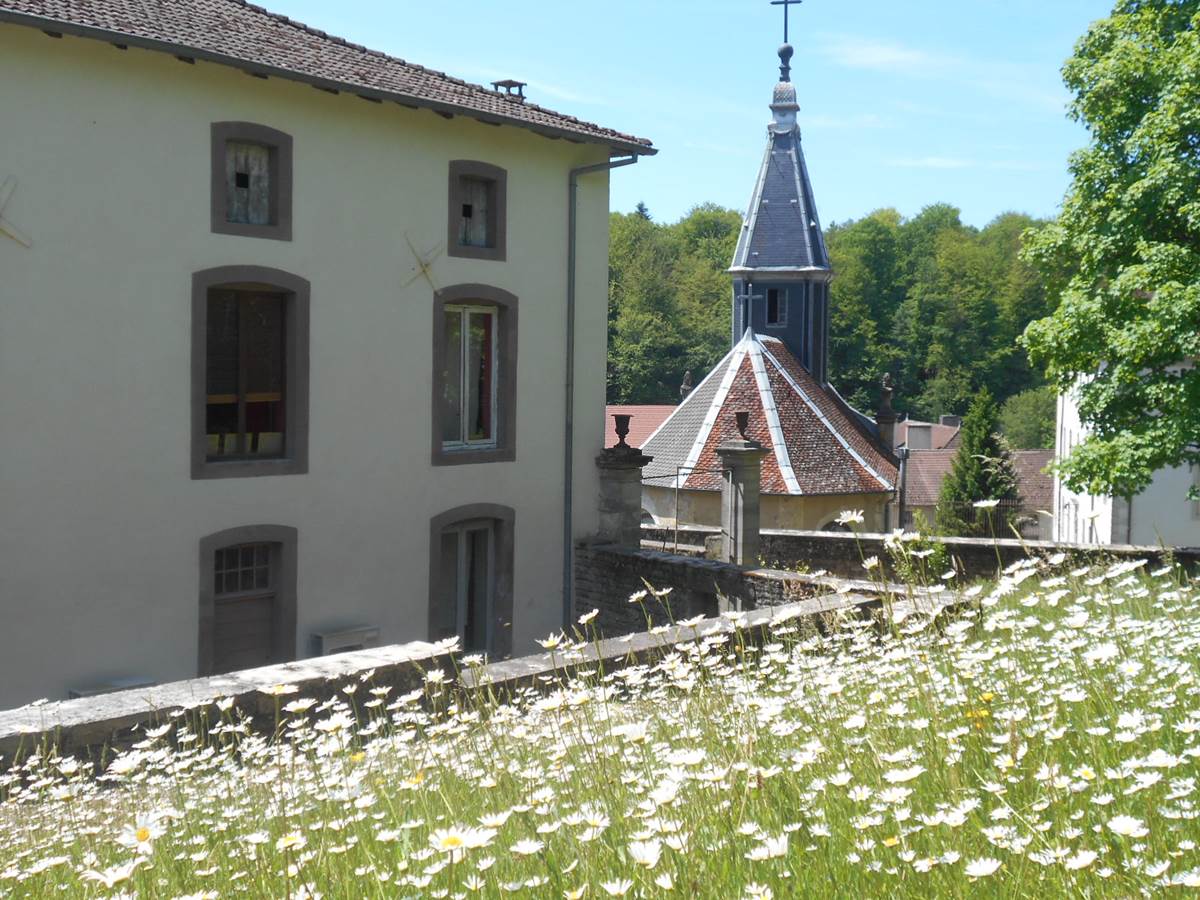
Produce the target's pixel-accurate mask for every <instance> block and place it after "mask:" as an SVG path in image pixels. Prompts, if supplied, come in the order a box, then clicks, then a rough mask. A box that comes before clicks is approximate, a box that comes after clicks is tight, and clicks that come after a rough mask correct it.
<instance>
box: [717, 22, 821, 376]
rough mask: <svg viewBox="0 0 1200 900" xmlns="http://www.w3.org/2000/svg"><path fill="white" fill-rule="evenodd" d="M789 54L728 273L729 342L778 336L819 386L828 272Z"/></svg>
mask: <svg viewBox="0 0 1200 900" xmlns="http://www.w3.org/2000/svg"><path fill="white" fill-rule="evenodd" d="M792 55H793V50H792V46H791V45H790V44H787V43H785V44H784V45H783V46H782V47H780V48H779V62H780V65H779V81H778V83H776V85H775V87H774V91H773V93H772V98H771V114H772V121H771V123H770V124H769V125H768V126H767V147H766V152H765V153H764V154H763V161H762V165H761V167H760V168H759V172H758V178H757V180H756V181H755V183H754V190H753V192H752V193H751V195H750V205H749V207H748V208H747V210H746V218H745V221H744V223H743V225H742V231H741V234H740V236H739V238H738V243H737V249H736V250H735V251H734V254H733V263H732V265H731V266H730V268H729V274H730V275H732V276H733V294H734V301H733V343H735V344H736V343H737V342H738V341H739V340H741V338H742V335H743V334H744V333H745V331H746V329H747V328H749V329H751V330H752V331H754V332H755V333H756V334H764V335H770V336H773V337H778V338H779V339H780V340H781V341H783V343H785V344H786V345H787V347H788V349H789V350H791V351H792V353H793V354H794V355H795V356H796V358H797V359H799V360H800V362H801V363H802V364H803V365H804V367H805V368H806V369H808V371H809V372H810V373H811V374H812V375H813V377H814V378H816V379H817V381H818V382H820V383H822V384H823V383H826V382H827V381H828V377H827V371H826V360H827V357H828V353H827V347H828V343H829V339H828V329H829V281H830V279H831V278H832V275H833V272H832V269H831V268H830V265H829V256H828V254H827V252H826V250H825V238H824V235H822V233H821V223H820V219H819V218H818V217H817V204H816V200H815V199H814V198H813V190H812V184H811V182H810V181H809V178H808V167H807V165H806V164H805V162H804V151H803V149H802V148H801V143H800V126H799V125H798V124H797V122H796V113H797V112H798V110H799V109H800V106H799V104H798V103H797V102H796V87H795V85H793V84H792V82H791V60H792Z"/></svg>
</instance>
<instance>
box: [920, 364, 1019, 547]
mask: <svg viewBox="0 0 1200 900" xmlns="http://www.w3.org/2000/svg"><path fill="white" fill-rule="evenodd" d="M999 418H1000V410H999V407H998V406H997V404H996V401H995V400H994V399H993V398H992V395H991V392H990V391H988V390H987V389H986V388H984V389H983V390H981V391H980V392H979V394H978V395H977V396H976V398H975V400H974V401H973V402H972V403H971V408H970V410H968V412H967V415H966V417H965V418H964V419H963V423H962V430H961V432H960V433H959V434H960V437H959V442H960V443H959V449H958V453H957V454H955V457H954V462H953V464H952V466H951V468H950V473H949V474H948V475H947V476H946V479H945V480H944V481H943V482H942V493H941V496H940V497H939V498H938V505H937V526H938V529H939V530H940V531H941V532H942V533H944V534H958V535H967V536H981V537H991V536H996V537H1002V536H1006V535H1007V533H1008V531H1009V528H1008V526H1009V523H1010V521H1011V520H1012V519H1013V518H1014V516H1015V514H1016V507H1017V506H1018V504H1017V502H1015V501H1017V499H1018V497H1017V477H1016V474H1015V472H1014V471H1013V464H1012V455H1011V452H1010V451H1009V448H1008V443H1007V442H1006V441H1005V440H1004V438H1003V437H1001V436H1000V434H999V430H1000V428H999ZM992 501H996V503H995V504H993V503H992ZM1006 501H1007V502H1006ZM976 504H984V505H982V506H977V505H976Z"/></svg>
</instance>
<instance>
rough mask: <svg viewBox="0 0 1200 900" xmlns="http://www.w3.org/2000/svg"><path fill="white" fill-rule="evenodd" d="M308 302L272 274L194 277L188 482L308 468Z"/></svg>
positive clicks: (253, 271) (290, 281)
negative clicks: (190, 448) (189, 478)
mask: <svg viewBox="0 0 1200 900" xmlns="http://www.w3.org/2000/svg"><path fill="white" fill-rule="evenodd" d="M308 299H309V289H308V282H307V281H305V280H304V279H302V278H297V277H296V276H294V275H290V274H288V273H286V272H279V271H277V270H274V269H263V268H258V267H253V266H231V267H226V268H221V269H209V270H206V271H204V272H198V273H196V274H195V275H194V276H193V278H192V381H193V384H192V397H193V399H192V404H193V406H192V441H193V446H192V477H193V478H222V477H237V476H248V475H289V474H298V473H302V472H305V471H307V468H308Z"/></svg>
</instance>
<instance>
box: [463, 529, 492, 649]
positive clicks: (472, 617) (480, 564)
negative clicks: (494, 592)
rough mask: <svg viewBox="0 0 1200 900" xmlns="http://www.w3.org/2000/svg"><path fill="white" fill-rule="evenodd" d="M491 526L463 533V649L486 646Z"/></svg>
mask: <svg viewBox="0 0 1200 900" xmlns="http://www.w3.org/2000/svg"><path fill="white" fill-rule="evenodd" d="M491 534H492V533H491V529H488V528H474V529H471V530H470V531H468V532H467V534H466V538H467V539H466V547H467V553H468V557H467V584H466V588H467V598H466V600H467V603H466V607H467V609H466V621H465V622H464V623H463V649H464V650H465V651H466V652H468V653H480V652H483V651H486V650H487V616H488V606H489V603H488V599H489V596H490V585H489V583H488V546H489V544H490V538H491Z"/></svg>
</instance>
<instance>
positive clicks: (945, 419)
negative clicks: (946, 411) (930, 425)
mask: <svg viewBox="0 0 1200 900" xmlns="http://www.w3.org/2000/svg"><path fill="white" fill-rule="evenodd" d="M938 424H939V425H949V426H950V427H951V428H961V427H962V416H942V417H941V418H940V419H938Z"/></svg>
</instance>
